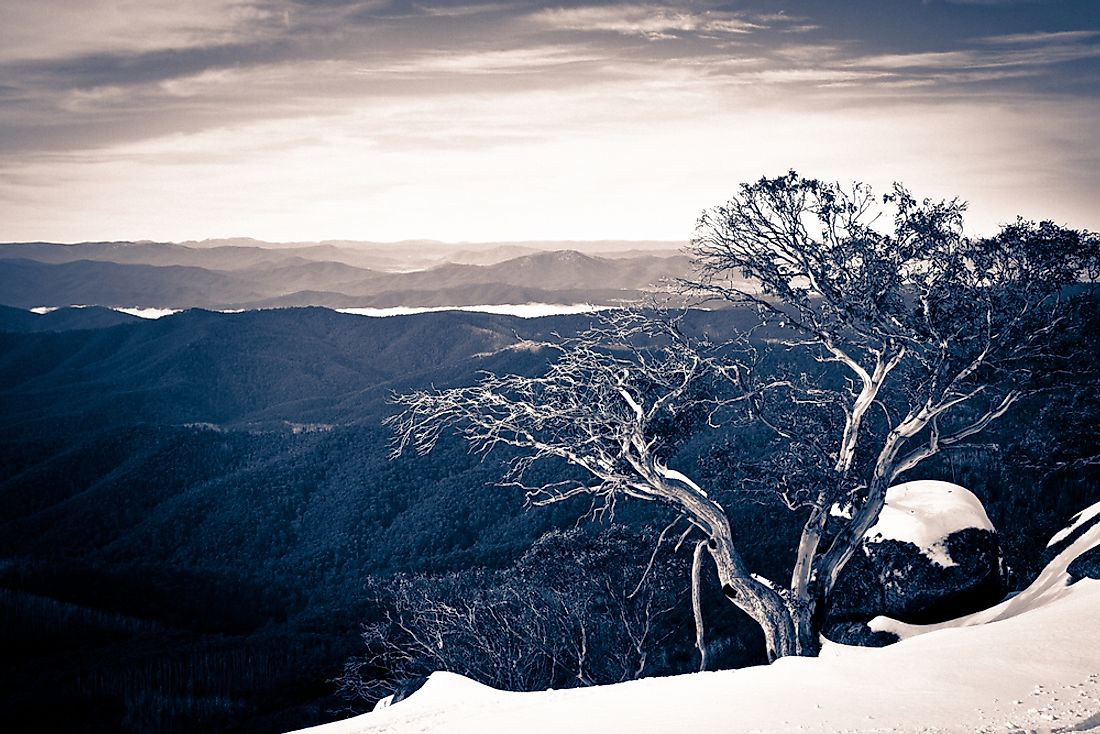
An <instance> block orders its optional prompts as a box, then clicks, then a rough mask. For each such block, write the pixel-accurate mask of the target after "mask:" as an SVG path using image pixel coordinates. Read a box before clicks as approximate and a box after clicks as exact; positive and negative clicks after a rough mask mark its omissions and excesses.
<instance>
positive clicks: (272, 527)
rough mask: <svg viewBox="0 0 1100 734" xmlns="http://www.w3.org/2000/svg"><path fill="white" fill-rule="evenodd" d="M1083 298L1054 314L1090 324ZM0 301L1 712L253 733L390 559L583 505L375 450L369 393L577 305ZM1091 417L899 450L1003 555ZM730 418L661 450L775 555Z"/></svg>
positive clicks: (1093, 427) (528, 354)
mask: <svg viewBox="0 0 1100 734" xmlns="http://www.w3.org/2000/svg"><path fill="white" fill-rule="evenodd" d="M1092 314H1093V315H1092V316H1090V317H1089V319H1090V320H1089V321H1088V323H1085V324H1078V325H1075V327H1074V329H1073V330H1072V331H1069V332H1067V334H1066V338H1068V339H1095V336H1094V335H1095V334H1096V333H1100V332H1098V330H1097V327H1100V320H1098V319H1096V318H1095V309H1093V311H1092ZM4 316H5V322H4V323H6V324H14V325H15V326H14V327H12V328H11V330H8V331H6V332H5V333H0V466H3V471H2V472H0V506H2V507H3V508H4V509H3V512H2V514H0V610H2V612H0V647H2V648H3V649H4V650H5V653H4V656H5V657H6V658H7V660H6V664H5V665H4V666H3V672H2V673H0V677H2V679H0V690H2V691H3V693H2V694H0V698H3V710H4V711H5V712H8V716H9V717H13V718H10V719H9V720H18V719H19V717H30V716H34V717H35V719H36V721H37V722H38V723H39V725H40V726H42V727H45V728H50V727H56V728H62V727H66V726H69V727H76V726H77V724H79V728H81V729H83V730H88V728H89V727H88V722H97V726H98V727H99V728H98V730H100V731H112V732H118V731H142V732H148V731H211V732H213V731H256V732H268V731H280V730H287V729H290V728H294V727H300V726H306V725H309V724H314V723H319V722H321V721H324V720H327V719H330V718H332V717H333V714H332V711H333V710H335V709H338V708H340V707H342V706H345V705H347V704H348V702H347V701H345V700H344V699H342V698H341V697H339V696H338V695H337V688H338V686H337V684H336V682H335V679H336V678H338V677H339V676H340V675H341V673H342V670H343V665H344V661H345V660H347V659H348V658H349V657H353V656H356V655H359V654H361V652H362V650H361V646H362V643H361V641H360V638H359V631H360V624H362V623H368V622H372V621H377V620H379V619H380V615H381V614H382V613H383V611H384V609H382V606H381V605H382V604H383V603H384V601H385V599H384V597H385V594H382V593H380V591H379V590H380V589H383V590H384V589H385V588H386V587H387V586H388V585H390V584H391V579H392V576H393V575H394V574H397V573H401V574H406V575H408V574H424V573H446V572H452V571H455V572H457V571H463V572H465V571H468V570H470V569H479V568H485V569H489V571H493V570H495V572H502V573H505V574H507V573H509V571H508V569H510V568H512V566H513V564H514V563H516V562H517V561H519V560H520V559H521V558H522V557H523V556H524V554H525V553H526V552H527V551H528V549H530V548H531V546H532V544H533V543H534V542H535V541H536V539H538V538H539V537H540V536H542V535H543V534H544V533H545V532H546V531H548V530H550V529H552V528H561V529H570V528H573V527H574V526H575V525H576V524H577V521H578V518H580V517H581V516H582V515H584V514H585V512H586V511H587V510H588V509H589V506H588V505H587V504H586V503H585V501H583V500H581V501H580V502H575V503H564V504H560V505H556V506H555V507H553V508H542V509H537V510H531V511H526V512H525V511H524V510H523V507H522V496H521V493H519V492H517V491H515V490H509V489H504V488H500V487H497V486H494V485H495V483H496V482H497V481H498V480H499V479H500V477H501V468H500V462H501V461H502V460H503V459H504V458H506V456H504V455H502V454H491V455H490V456H489V457H488V458H487V459H485V460H483V459H482V457H481V456H478V455H471V454H470V453H469V452H468V451H467V449H466V446H465V445H463V444H462V443H460V442H459V441H457V440H450V441H448V442H446V443H444V444H441V446H440V447H439V449H437V450H436V451H435V452H434V453H433V454H432V455H430V456H428V457H403V458H401V459H398V460H395V461H390V460H389V459H388V458H387V453H388V451H387V444H388V441H389V438H390V437H389V434H388V429H386V428H385V427H384V426H383V425H382V420H383V418H384V417H385V416H387V415H388V414H389V413H390V412H392V406H390V405H389V404H388V403H387V398H388V397H389V396H390V394H391V392H392V391H406V390H408V389H411V388H414V387H424V386H428V385H436V386H449V385H457V384H465V383H468V382H471V381H473V380H474V379H475V378H476V374H477V372H478V371H479V370H492V371H496V372H522V373H531V372H535V371H537V370H540V369H541V368H542V366H543V365H544V364H545V363H546V360H547V359H549V358H550V357H551V356H552V350H549V349H546V348H539V347H537V346H536V345H535V344H534V342H537V341H538V340H543V339H556V338H558V336H560V335H567V334H569V333H573V332H575V331H576V330H578V329H580V328H583V327H584V326H585V325H587V324H588V323H590V321H591V320H592V319H593V318H594V317H593V316H591V315H582V316H569V317H550V318H543V319H531V320H524V319H517V318H512V317H507V316H494V315H487V314H475V313H457V312H447V313H434V314H422V315H417V316H408V317H391V318H385V319H374V318H365V317H359V316H352V315H346V314H339V313H335V312H332V311H329V310H326V309H321V308H309V309H288V310H278V311H260V312H246V313H241V314H218V313H211V312H205V311H189V312H185V313H182V314H179V315H176V316H171V317H166V318H164V319H160V320H157V321H141V322H136V323H126V324H120V325H115V326H110V327H105V328H86V329H80V330H75V331H59V332H51V333H44V332H43V333H19V332H20V329H18V324H19V323H22V321H21V320H20V318H19V313H15V312H7V311H5V312H4ZM750 321H751V316H750V314H748V313H746V312H742V311H739V310H737V309H733V310H727V311H719V312H692V313H691V314H690V315H689V316H688V318H687V321H686V328H688V329H691V330H694V331H696V332H701V331H708V332H710V333H719V334H721V333H730V332H731V331H732V330H736V329H738V328H744V327H745V326H746V325H747V324H748V323H750ZM5 328H7V327H5ZM1098 423H1100V402H1098V400H1097V396H1096V393H1095V392H1094V391H1092V390H1091V388H1082V390H1080V391H1077V392H1076V393H1074V394H1072V395H1071V396H1069V397H1065V396H1063V397H1057V398H1056V397H1048V396H1040V397H1038V398H1034V399H1032V400H1031V401H1030V402H1029V403H1028V404H1025V405H1021V406H1019V408H1018V409H1017V410H1015V411H1014V412H1012V413H1010V414H1009V415H1007V416H1006V417H1005V418H1004V419H1003V420H1002V422H1001V424H1000V425H999V426H998V427H997V428H996V430H995V431H994V432H993V433H992V435H985V436H984V437H983V444H982V445H981V446H976V447H972V448H970V449H967V450H965V451H957V452H950V453H946V454H945V455H944V457H943V458H942V459H940V460H938V461H937V463H936V464H935V465H934V466H932V467H931V468H927V467H925V468H922V472H923V473H924V474H923V476H926V477H928V478H943V479H948V480H951V481H955V482H957V483H959V484H962V485H964V486H967V487H969V488H971V489H972V490H973V491H974V492H975V493H976V494H977V495H978V496H979V497H981V499H982V500H983V501H984V502H985V504H986V507H987V508H988V510H989V514H990V517H991V519H992V520H993V523H994V524H995V526H996V527H997V528H998V529H999V530H1000V531H1001V541H1002V544H1003V545H1004V546H1005V549H1006V556H1007V559H1008V562H1009V563H1010V565H1011V566H1012V567H1013V568H1014V570H1015V572H1016V574H1017V577H1018V578H1019V579H1021V582H1022V580H1023V579H1025V578H1026V577H1027V576H1028V575H1029V574H1030V573H1033V572H1034V571H1035V570H1037V568H1038V565H1039V562H1040V559H1039V556H1040V550H1041V547H1042V544H1043V543H1044V542H1045V540H1046V538H1047V537H1049V535H1050V534H1051V533H1052V532H1053V531H1054V530H1056V529H1057V528H1058V527H1060V526H1061V525H1063V524H1064V522H1065V521H1066V519H1067V518H1068V517H1069V516H1070V515H1072V514H1073V513H1074V512H1076V511H1077V510H1079V509H1080V508H1081V507H1083V506H1086V505H1088V504H1090V503H1092V502H1095V501H1097V500H1098V499H1100V495H1098V494H1097V492H1098V490H1097V488H1096V487H1097V485H1096V482H1095V480H1096V478H1097V476H1096V469H1095V467H1094V466H1093V465H1091V464H1088V463H1085V462H1082V461H1081V460H1082V459H1083V458H1085V457H1090V456H1095V455H1096V454H1097V453H1098V450H1100V449H1098V447H1097V445H1096V439H1095V436H1096V435H1097V434H1098V431H1100V425H1098ZM730 440H734V439H733V438H731V437H730V436H728V435H725V434H723V433H721V432H715V431H709V430H704V429H700V430H694V431H687V432H685V433H684V434H683V436H682V438H681V439H680V440H679V442H678V444H677V449H676V450H677V452H678V455H677V456H676V457H675V461H676V465H678V466H684V467H690V468H691V469H692V470H693V471H694V473H695V474H696V475H697V476H700V477H703V478H704V479H705V480H706V482H707V484H708V487H710V488H711V489H713V491H714V492H716V493H717V494H718V495H719V496H722V497H723V502H724V503H726V504H729V505H731V506H732V505H736V504H738V503H740V504H741V505H743V510H742V511H739V512H737V513H731V514H734V516H735V523H736V524H737V527H735V529H734V530H735V533H737V534H738V535H739V536H740V537H743V538H745V542H744V552H745V554H746V555H747V556H749V557H750V558H751V560H752V563H753V566H754V567H756V568H760V569H761V570H762V572H764V573H767V574H772V573H775V574H776V575H779V574H781V573H782V572H785V571H787V569H786V567H787V566H788V565H789V563H790V549H789V548H784V547H782V546H780V545H778V543H779V541H778V540H777V538H782V537H783V533H781V532H779V531H778V529H779V528H781V527H782V526H783V524H784V523H791V522H796V521H797V518H792V517H790V516H789V515H788V514H787V513H786V512H785V511H784V510H782V509H781V508H779V507H777V506H773V505H769V504H766V503H761V502H758V501H757V498H756V497H755V496H748V497H746V496H743V495H740V494H739V493H738V492H736V487H734V486H730V484H731V483H730V481H729V477H730V474H729V472H730V468H729V466H728V465H727V463H726V459H727V457H728V455H729V452H728V446H727V445H726V442H727V441H730ZM737 440H741V441H743V440H744V437H741V438H739V439H737ZM744 448H745V447H744V446H743V445H739V449H741V450H744ZM616 519H617V521H618V522H620V523H622V524H623V525H624V526H625V530H624V531H623V532H624V533H625V535H622V536H618V537H620V538H625V540H623V541H622V542H621V543H620V544H619V545H618V546H616V547H617V548H618V550H617V551H616V553H619V554H621V558H622V570H623V573H624V574H626V575H627V576H629V577H631V578H638V577H640V576H641V573H642V571H643V569H644V567H645V565H646V563H647V560H648V558H649V553H650V550H651V549H652V538H653V535H654V531H659V530H660V528H661V527H663V525H665V524H666V523H667V522H668V518H666V517H664V516H663V515H661V514H660V512H659V510H658V508H655V507H649V506H643V507H635V508H631V507H626V506H624V507H623V508H622V511H621V512H620V513H619V515H618V516H617V518H616ZM646 528H649V529H648V530H646ZM630 538H636V541H631V540H630ZM600 552H606V548H605V549H604V550H602V551H600ZM665 552H666V553H669V554H672V551H671V550H666V551H665ZM685 562H687V563H689V562H690V552H689V551H685V550H683V549H681V551H680V552H679V554H678V555H676V554H673V555H672V556H670V557H669V563H670V573H671V574H672V576H671V577H670V578H672V579H673V580H675V579H680V581H677V582H676V583H681V582H682V583H683V586H681V587H678V588H677V590H676V594H678V595H679V596H678V597H677V598H679V599H681V601H682V600H683V599H684V598H686V597H684V596H683V595H684V594H686V591H687V587H686V580H684V578H685V577H683V576H682V575H681V576H677V575H676V574H678V573H679V574H682V571H683V565H684V563H685ZM525 563H530V557H528V560H527V561H525ZM521 567H522V564H521V566H519V567H517V568H521ZM678 569H679V570H678ZM563 573H564V571H563ZM452 583H458V582H452ZM462 583H466V581H463V582H462ZM708 593H709V594H713V595H717V590H715V589H709V590H708ZM727 607H728V605H721V604H715V605H714V609H715V611H714V614H713V615H712V617H711V618H712V620H713V625H714V633H715V634H717V635H720V636H722V637H723V638H724V639H725V640H726V643H725V644H724V646H723V648H722V649H723V650H724V655H725V658H724V659H723V660H722V662H723V663H724V664H728V665H733V664H743V663H746V662H755V661H757V657H755V656H758V655H759V653H758V652H755V651H756V650H757V649H758V645H756V644H755V641H754V640H755V638H754V637H753V636H754V635H755V634H756V632H755V631H754V630H753V629H752V628H751V626H749V625H745V624H742V623H741V621H740V620H739V619H738V617H737V616H736V611H735V610H732V609H728V608H727ZM667 633H668V634H670V635H672V636H671V637H670V638H669V639H668V641H667V643H666V644H667V646H668V647H667V649H668V650H669V651H671V652H669V653H668V654H667V655H666V659H665V660H664V661H663V662H662V663H661V664H662V665H666V666H672V667H671V668H669V667H666V668H665V670H673V669H676V668H675V666H677V665H687V666H689V667H690V666H691V665H692V664H693V663H692V661H691V656H690V650H691V645H692V642H693V640H692V638H691V635H692V632H691V630H690V629H688V628H687V627H686V626H683V625H680V626H676V625H673V626H672V627H671V628H670V629H669V630H668V631H667ZM677 650H679V651H681V652H682V653H683V654H679V656H678V653H676V651H677ZM352 703H353V706H354V705H358V706H362V705H363V702H359V703H358V704H355V703H354V702H352Z"/></svg>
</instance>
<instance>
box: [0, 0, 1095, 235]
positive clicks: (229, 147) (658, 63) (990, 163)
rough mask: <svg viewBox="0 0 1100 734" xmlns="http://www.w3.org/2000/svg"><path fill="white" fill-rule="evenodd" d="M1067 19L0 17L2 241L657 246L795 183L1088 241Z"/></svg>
mask: <svg viewBox="0 0 1100 734" xmlns="http://www.w3.org/2000/svg"><path fill="white" fill-rule="evenodd" d="M50 4H51V3H47V5H50ZM10 5H14V4H10ZM1064 5H1065V7H1064V9H1061V10H1059V12H1057V13H1056V12H1055V11H1054V10H1048V11H1047V12H1046V13H1045V14H1044V15H1043V19H1042V22H1041V23H1040V22H1038V21H1036V20H1034V18H1038V17H1039V15H1037V14H1038V13H1039V10H1038V6H1035V10H1034V14H1033V15H1034V18H1032V19H1031V20H1029V19H1028V18H1029V17H1032V16H1027V17H1025V16H1026V13H1025V14H1023V15H1021V13H1022V12H1023V11H1021V10H1020V9H1021V8H1023V9H1024V10H1027V11H1028V12H1031V10H1028V9H1029V8H1031V7H1032V6H1030V5H1019V6H1015V5H1014V6H1012V13H1011V14H1010V13H1008V12H1007V11H1004V10H1002V9H999V8H997V7H995V6H990V7H989V8H982V7H980V6H972V7H970V8H964V9H962V10H964V11H965V13H967V14H968V15H967V16H966V17H967V18H970V21H969V25H965V24H964V25H959V26H958V27H955V26H950V25H945V24H944V21H943V16H942V13H944V12H946V11H949V10H951V11H956V12H959V11H960V7H961V6H955V7H954V8H951V7H948V6H946V5H945V4H944V3H942V2H936V3H929V4H927V5H923V4H921V3H920V2H917V1H916V0H914V2H912V3H909V2H905V3H899V6H898V8H899V9H902V10H907V12H909V16H907V23H908V24H909V25H908V26H907V28H906V33H905V34H904V37H902V38H900V40H899V37H898V36H897V35H896V29H894V28H893V27H892V26H890V25H889V24H885V23H883V24H882V25H881V27H878V26H876V25H875V22H876V21H875V19H874V17H873V16H871V17H865V18H863V21H864V22H865V26H861V27H860V28H859V30H858V31H857V30H853V25H852V23H851V22H850V21H848V20H845V19H843V18H842V19H840V20H836V21H835V22H834V19H833V16H832V15H831V13H832V12H835V11H836V10H837V9H838V8H840V7H841V6H842V4H841V5H834V4H829V7H830V8H832V10H829V9H827V8H825V6H824V4H822V5H820V6H819V5H816V4H812V3H807V2H794V1H793V0H792V2H783V3H780V2H773V1H772V0H768V1H767V2H757V1H756V0H744V1H743V2H740V3H738V4H736V5H731V4H724V5H718V4H716V3H703V2H685V3H677V2H674V1H671V0H667V1H665V2H650V3H646V2H634V3H629V2H628V3H598V2H587V3H584V4H570V3H565V4H559V3H554V4H553V5H549V6H548V5H546V4H544V3H540V2H536V1H534V0H532V1H531V2H526V3H493V2H473V3H464V2H444V1H443V0H436V1H435V2H429V1H428V0H424V1H422V2H402V1H398V0H394V1H392V2H390V1H383V0H339V1H338V2H337V1H334V0H328V1H325V2H312V1H310V0H251V1H250V2H246V1H245V0H200V2H197V3H193V4H189V5H185V6H180V7H179V8H176V9H174V10H173V9H170V8H169V9H167V10H165V12H164V13H163V14H161V13H156V12H144V11H142V10H141V7H139V5H138V4H137V3H129V2H107V1H106V0H95V2H92V3H90V4H88V6H87V7H89V8H92V9H93V10H89V11H87V12H85V11H84V10H83V9H81V8H83V7H84V6H80V7H78V6H77V5H76V4H75V3H73V4H71V5H68V4H65V3H59V2H54V3H52V6H53V8H54V9H55V10H56V9H60V10H58V12H60V16H57V15H55V16H50V14H49V13H47V12H46V11H44V10H43V11H39V10H35V8H36V7H37V4H33V3H26V4H20V7H19V8H17V9H16V10H17V12H18V17H17V18H16V19H17V20H20V21H25V22H21V23H20V24H19V27H18V28H17V29H16V30H11V28H12V25H11V24H10V23H7V22H6V21H7V19H8V18H9V17H16V16H14V15H10V14H9V11H8V9H7V8H5V9H4V10H3V11H0V12H3V13H4V14H5V16H4V18H3V21H5V22H0V29H2V30H0V33H3V34H4V40H5V41H6V40H8V39H9V38H10V39H11V40H12V43H10V44H6V45H4V47H3V49H2V50H0V152H2V153H3V155H2V156H0V223H2V226H0V239H7V240H14V239H62V240H78V239H104V238H106V239H110V238H119V237H130V238H157V239H187V238H194V239H203V238H205V237H209V236H236V235H251V236H257V237H264V238H268V239H277V240H288V239H297V240H308V239H321V238H333V239H340V238H353V239H354V238H362V239H376V240H377V239H408V238H418V237H433V238H437V239H445V240H476V239H496V240H501V239H505V240H514V239H528V238H531V239H546V238H556V239H572V238H582V239H585V238H600V237H607V238H623V237H638V238H643V239H651V238H670V239H683V238H684V237H685V236H686V235H687V234H688V233H689V232H690V229H691V226H692V224H693V223H694V219H695V217H696V216H697V214H698V212H699V211H700V210H701V209H702V208H703V207H704V206H708V205H711V204H714V203H716V202H717V201H719V200H721V199H722V198H724V197H725V196H727V195H728V194H729V193H730V191H732V189H733V187H734V186H735V185H736V183H737V182H739V181H742V180H747V179H754V178H757V177H759V176H761V175H764V174H773V173H781V172H783V171H785V170H787V169H788V168H791V167H794V168H797V169H799V170H801V171H803V172H805V173H807V174H810V175H817V176H824V177H830V178H836V179H838V180H842V181H850V180H853V179H866V180H868V181H870V182H872V183H875V184H878V185H880V186H886V185H889V183H890V182H891V181H893V180H894V179H901V180H904V181H906V182H908V183H910V184H911V185H912V186H913V187H914V189H916V190H918V191H919V192H922V193H927V194H929V195H944V196H951V195H955V194H959V195H961V196H963V197H965V198H969V199H971V201H972V208H971V215H972V216H971V220H972V222H973V224H974V225H975V227H978V228H980V229H988V228H990V227H992V226H995V225H996V223H997V222H999V221H1006V220H1008V219H1011V218H1012V217H1014V216H1015V214H1017V213H1023V214H1030V215H1032V216H1051V217H1055V218H1059V219H1062V220H1064V221H1066V222H1069V223H1073V224H1076V225H1077V226H1091V227H1093V228H1100V219H1098V217H1100V212H1097V210H1096V208H1095V206H1094V204H1093V202H1094V201H1095V200H1096V198H1097V195H1098V194H1100V191H1098V188H1100V184H1098V182H1097V181H1096V180H1095V174H1094V172H1095V170H1097V165H1098V164H1100V159H1098V157H1097V153H1095V152H1093V151H1095V150H1098V149H1100V13H1093V15H1095V16H1097V17H1096V18H1095V19H1093V20H1090V19H1089V18H1090V17H1091V16H1088V12H1087V9H1088V8H1089V7H1091V6H1088V5H1085V4H1082V3H1081V2H1080V1H1079V0H1067V1H1066V3H1065V4H1064ZM144 7H151V8H154V9H156V8H158V7H160V5H159V2H157V3H153V4H147V5H145V6H144ZM165 7H166V8H167V6H165ZM731 8H732V9H731ZM1059 8H1062V5H1059ZM1082 9H1084V10H1082ZM122 10H125V11H127V12H126V13H121V14H120V12H121V11H122ZM781 11H783V12H781ZM1070 11H1074V12H1070ZM1002 13H1003V15H1002ZM51 17H64V18H65V26H66V27H69V26H70V25H71V26H73V28H72V31H71V33H70V36H71V37H70V38H65V37H63V36H62V35H61V34H59V33H58V32H57V29H56V28H52V26H51V23H54V24H56V20H51V19H50V18H51ZM952 17H955V16H952ZM1021 18H1023V19H1022V20H1021ZM1056 21H1057V22H1056ZM1094 21H1095V22H1094ZM922 23H923V24H924V25H921V24H922ZM891 32H895V36H893V37H892V38H891V37H889V34H890V33H891Z"/></svg>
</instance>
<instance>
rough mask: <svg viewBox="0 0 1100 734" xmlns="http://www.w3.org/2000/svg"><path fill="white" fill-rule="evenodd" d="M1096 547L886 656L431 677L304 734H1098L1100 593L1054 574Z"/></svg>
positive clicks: (1081, 545) (1079, 546) (1080, 545)
mask: <svg viewBox="0 0 1100 734" xmlns="http://www.w3.org/2000/svg"><path fill="white" fill-rule="evenodd" d="M954 493H955V490H953V491H952V494H954ZM968 494H969V493H968ZM963 504H964V505H967V506H969V503H968V502H964V503H963ZM983 515H984V513H983ZM1097 545H1100V525H1098V526H1096V527H1094V528H1091V529H1090V530H1089V531H1087V532H1086V533H1085V534H1084V536H1083V537H1082V538H1081V539H1079V540H1077V541H1076V542H1075V543H1074V544H1073V547H1072V548H1070V549H1067V550H1066V551H1065V552H1064V553H1062V554H1060V555H1059V556H1058V558H1056V559H1055V560H1054V561H1053V562H1052V563H1051V565H1050V567H1049V568H1048V569H1047V570H1046V571H1044V572H1043V574H1042V575H1041V576H1040V577H1039V579H1038V580H1037V581H1036V583H1035V584H1033V586H1032V588H1029V589H1028V590H1027V591H1025V592H1023V593H1021V594H1019V595H1018V596H1016V597H1014V598H1013V599H1012V600H1009V601H1008V602H1005V603H1004V604H1002V605H999V606H998V607H994V608H993V610H989V613H979V615H970V617H965V618H963V620H962V621H960V622H959V623H957V624H954V625H953V624H952V623H947V624H946V625H938V626H936V627H934V628H926V629H925V630H924V632H925V634H920V635H916V636H912V637H910V638H908V639H905V640H902V641H901V642H899V643H897V644H894V645H890V646H889V647H885V648H855V647H848V646H844V645H837V644H833V643H829V644H827V645H826V647H825V649H824V650H823V651H822V655H821V657H819V658H815V659H811V658H784V659H781V660H779V661H777V662H775V663H773V664H772V665H770V666H761V667H755V668H746V669H743V670H735V671H720V672H707V673H693V674H689V675H681V676H672V677H667V678H649V679H645V680H641V681H632V682H629V683H620V684H617V685H613V686H601V687H594V688H579V689H571V690H561V691H542V692H537V693H510V692H505V691H498V690H495V689H492V688H489V687H487V686H483V685H481V684H479V683H475V682H473V681H471V680H469V679H467V678H463V677H462V676H459V675H455V674H453V673H435V674H434V675H432V676H431V677H430V678H429V679H428V682H427V683H426V684H425V685H424V687H423V688H422V689H421V690H419V691H418V692H416V693H415V694H413V695H412V696H411V697H409V698H408V699H406V700H404V701H399V702H398V703H395V704H392V705H391V706H389V707H386V708H382V709H379V710H376V711H374V712H372V713H370V714H364V715H362V716H358V717H356V718H352V719H348V720H346V721H339V722H335V723H332V724H326V725H324V726H320V727H315V728H313V729H309V730H303V731H308V732H309V734H381V733H382V732H386V734H412V733H413V732H447V734H497V733H499V734H504V733H505V732H508V733H511V732H525V733H528V734H565V733H568V734H588V733H591V734H626V733H628V732H629V734H658V733H664V732H692V733H693V734H718V733H719V732H721V733H722V734H728V733H730V732H736V733H737V734H787V733H788V732H803V733H805V734H825V733H826V732H829V733H832V732H847V733H848V734H857V733H867V734H870V733H871V732H875V733H878V734H884V733H885V732H894V733H895V734H918V733H919V734H1001V733H1004V734H1008V733H1009V732H1022V731H1027V732H1035V733H1038V734H1055V733H1056V732H1100V624H1096V620H1097V610H1098V609H1100V581H1094V580H1091V579H1084V580H1082V581H1079V582H1077V583H1075V584H1073V585H1072V586H1066V585H1065V582H1066V576H1065V567H1066V566H1068V565H1069V562H1070V561H1071V560H1072V559H1073V558H1074V557H1076V555H1078V554H1079V553H1081V552H1083V551H1084V550H1087V549H1088V548H1090V547H1095V546H1097ZM1033 589H1035V590H1034V591H1033ZM1017 600H1021V601H1017ZM982 615H984V616H982ZM991 622H996V624H992V623H991Z"/></svg>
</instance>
